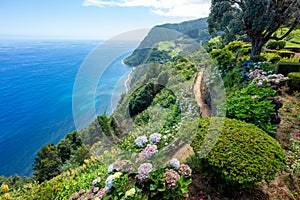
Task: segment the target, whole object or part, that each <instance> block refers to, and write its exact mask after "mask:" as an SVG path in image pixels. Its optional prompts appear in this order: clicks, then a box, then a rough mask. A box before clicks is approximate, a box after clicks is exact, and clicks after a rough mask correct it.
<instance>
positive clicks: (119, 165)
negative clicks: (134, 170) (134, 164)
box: [107, 160, 130, 174]
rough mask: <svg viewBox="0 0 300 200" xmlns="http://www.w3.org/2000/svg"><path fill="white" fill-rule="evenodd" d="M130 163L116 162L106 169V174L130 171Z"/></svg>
mask: <svg viewBox="0 0 300 200" xmlns="http://www.w3.org/2000/svg"><path fill="white" fill-rule="evenodd" d="M129 165H130V161H129V160H116V161H115V162H114V163H113V164H112V165H110V166H109V167H108V169H107V171H108V173H109V174H110V173H112V172H114V171H117V172H120V171H130V167H129Z"/></svg>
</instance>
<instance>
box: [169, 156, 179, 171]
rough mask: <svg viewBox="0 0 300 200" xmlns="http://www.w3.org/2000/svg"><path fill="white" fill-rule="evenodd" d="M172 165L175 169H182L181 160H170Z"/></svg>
mask: <svg viewBox="0 0 300 200" xmlns="http://www.w3.org/2000/svg"><path fill="white" fill-rule="evenodd" d="M170 165H171V166H172V167H174V168H175V169H178V168H179V167H180V162H179V160H177V159H176V158H172V159H171V160H170Z"/></svg>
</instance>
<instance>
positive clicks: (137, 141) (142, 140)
mask: <svg viewBox="0 0 300 200" xmlns="http://www.w3.org/2000/svg"><path fill="white" fill-rule="evenodd" d="M147 142H148V139H147V137H146V136H139V137H137V138H136V139H135V140H134V143H135V144H136V145H137V146H138V147H142V146H144V145H145V144H146V143H147Z"/></svg>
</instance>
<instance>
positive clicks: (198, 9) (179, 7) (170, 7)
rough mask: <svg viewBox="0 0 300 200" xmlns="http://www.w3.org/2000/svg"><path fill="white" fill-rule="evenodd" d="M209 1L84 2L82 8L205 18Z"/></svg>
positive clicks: (142, 0)
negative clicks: (135, 9) (143, 9)
mask: <svg viewBox="0 0 300 200" xmlns="http://www.w3.org/2000/svg"><path fill="white" fill-rule="evenodd" d="M210 2H211V0H84V2H83V5H84V6H98V7H106V6H119V7H147V8H150V9H151V11H152V12H153V13H155V14H157V15H162V16H171V17H206V16H208V14H209V7H210Z"/></svg>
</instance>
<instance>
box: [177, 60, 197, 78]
mask: <svg viewBox="0 0 300 200" xmlns="http://www.w3.org/2000/svg"><path fill="white" fill-rule="evenodd" d="M172 67H173V68H174V69H175V70H176V71H177V72H178V73H180V74H181V75H182V76H183V77H184V78H185V79H186V80H190V79H191V78H192V77H193V76H194V75H195V73H196V72H197V68H196V66H195V65H194V64H193V63H191V62H190V61H189V60H188V59H186V58H183V57H178V58H177V59H176V60H175V61H174V63H173V64H172Z"/></svg>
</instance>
